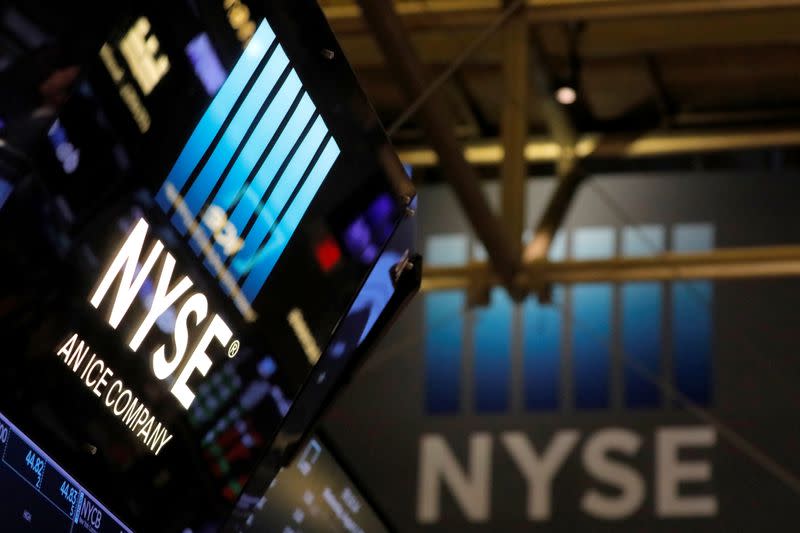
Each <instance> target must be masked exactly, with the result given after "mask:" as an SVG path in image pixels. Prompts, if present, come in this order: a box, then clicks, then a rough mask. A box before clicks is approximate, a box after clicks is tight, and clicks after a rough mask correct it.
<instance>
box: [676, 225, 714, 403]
mask: <svg viewBox="0 0 800 533" xmlns="http://www.w3.org/2000/svg"><path fill="white" fill-rule="evenodd" d="M713 242H714V228H713V227H712V226H710V225H708V224H682V225H678V226H676V227H675V228H673V231H672V247H673V249H674V250H675V251H679V252H701V251H706V250H709V249H711V248H712V247H713ZM712 292H713V291H712V285H711V282H709V281H682V282H678V283H673V285H672V345H673V354H672V357H673V366H674V369H675V376H674V379H675V386H676V387H677V389H678V391H679V392H681V393H682V394H683V395H684V396H686V397H687V398H688V399H689V400H691V401H693V402H694V403H696V404H699V405H708V404H709V403H711V399H712V393H713V391H712V383H711V373H712V370H713V369H712V362H711V339H712V323H711V309H710V306H711V298H712V296H713V295H712Z"/></svg>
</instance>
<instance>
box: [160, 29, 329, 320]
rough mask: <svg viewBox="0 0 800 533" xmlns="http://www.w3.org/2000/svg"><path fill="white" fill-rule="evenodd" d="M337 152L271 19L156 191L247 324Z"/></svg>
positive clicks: (174, 221) (251, 42) (249, 46)
mask: <svg viewBox="0 0 800 533" xmlns="http://www.w3.org/2000/svg"><path fill="white" fill-rule="evenodd" d="M339 152H340V150H339V146H338V145H337V143H336V141H335V140H334V139H333V138H332V136H331V134H330V132H329V131H328V127H327V125H326V124H325V121H324V120H323V118H322V117H321V116H320V113H319V111H317V109H316V106H315V105H314V102H313V101H312V100H311V97H310V96H309V94H308V93H307V92H306V91H305V90H304V89H303V84H302V82H301V81H300V78H299V77H298V75H297V72H296V71H295V69H294V68H293V67H292V66H291V64H290V62H289V58H288V57H287V55H286V53H285V51H284V49H283V47H282V46H281V45H280V43H279V42H278V41H277V39H276V37H275V33H274V32H273V30H272V28H271V27H270V26H269V24H268V23H267V21H266V20H264V21H263V22H261V24H260V26H259V27H258V29H257V30H256V32H255V34H254V35H253V37H252V39H251V40H250V42H249V44H248V45H247V48H246V49H245V50H244V52H243V54H242V57H241V58H240V59H239V61H238V62H237V63H236V65H235V66H234V68H233V70H232V72H231V74H230V75H229V76H228V79H227V80H226V81H225V83H224V84H223V85H222V87H221V88H220V90H219V92H218V93H217V95H216V96H215V98H214V99H213V100H212V102H211V104H210V105H209V107H208V109H207V110H206V112H205V114H204V115H203V117H202V118H201V120H200V122H199V123H198V125H197V127H196V128H195V129H194V131H193V132H192V134H191V136H190V138H189V140H188V142H187V143H186V146H185V147H184V149H183V151H182V152H181V154H180V156H179V157H178V160H177V161H176V163H175V165H174V166H173V168H172V170H171V171H170V173H169V175H168V176H167V179H166V181H165V182H164V184H163V186H162V187H161V189H160V190H159V192H158V194H157V196H156V201H157V202H158V204H159V205H160V206H161V208H162V209H163V210H164V212H166V213H167V214H168V215H170V214H171V221H172V224H173V226H174V227H175V228H176V230H177V231H178V232H179V233H180V234H181V235H184V236H186V237H187V238H188V241H189V245H190V246H191V248H192V250H193V251H194V253H195V254H196V255H198V256H202V257H203V258H204V264H205V266H206V268H207V269H208V270H209V272H211V274H212V275H213V276H215V277H217V278H218V279H219V282H220V285H221V286H222V288H223V290H224V291H225V292H226V293H227V294H228V295H230V297H231V298H232V300H233V302H234V304H235V305H236V307H237V309H239V311H240V312H241V313H242V315H243V316H244V317H245V319H246V320H248V321H253V320H255V318H256V314H255V311H254V310H253V309H252V306H251V305H252V302H253V301H254V300H255V298H256V296H258V294H259V292H260V291H261V288H262V287H263V285H264V283H265V282H266V280H267V278H268V277H269V275H270V274H271V272H272V270H273V269H274V267H275V265H276V264H277V262H278V259H279V258H280V257H281V255H282V254H283V251H284V250H285V249H286V246H287V244H288V243H289V240H290V239H291V237H292V235H293V234H294V232H295V230H296V229H297V227H298V226H299V224H300V221H301V219H302V217H303V215H304V214H305V213H306V211H307V210H308V207H309V205H310V204H311V201H312V200H313V199H314V197H315V195H316V194H317V191H318V190H319V188H320V186H321V185H322V182H323V181H324V180H325V178H326V176H327V175H328V173H329V172H330V170H331V168H332V167H333V164H334V163H335V161H336V159H337V158H338V156H339Z"/></svg>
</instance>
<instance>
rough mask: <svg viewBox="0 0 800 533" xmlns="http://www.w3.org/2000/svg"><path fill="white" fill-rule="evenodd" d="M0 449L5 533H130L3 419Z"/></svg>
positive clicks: (0, 418)
mask: <svg viewBox="0 0 800 533" xmlns="http://www.w3.org/2000/svg"><path fill="white" fill-rule="evenodd" d="M0 449H2V461H0V497H1V498H2V501H3V504H2V505H0V529H2V530H3V531H54V532H55V531H75V532H77V531H91V532H95V533H104V532H109V533H112V532H113V533H118V532H119V533H121V532H123V531H127V532H130V531H131V530H130V529H128V528H127V527H126V526H125V525H124V524H123V523H122V522H120V521H119V519H118V518H117V517H116V516H114V515H113V514H111V513H110V512H109V511H108V509H106V508H105V507H104V506H103V505H102V504H100V503H99V502H98V501H97V500H96V499H95V498H94V497H93V496H92V495H91V494H89V493H88V492H86V490H84V488H83V487H82V486H81V485H80V484H78V482H77V481H75V480H74V479H73V478H72V476H70V475H69V474H67V473H66V472H65V471H64V470H63V469H62V468H61V467H60V466H58V465H57V464H56V463H55V462H54V461H53V460H52V459H51V458H50V457H49V456H48V455H47V454H46V453H44V452H43V451H42V449H41V448H39V447H38V446H37V445H36V444H34V443H33V441H31V440H30V439H29V438H28V437H27V436H26V435H25V434H24V433H22V431H20V430H19V429H18V428H17V427H16V426H14V424H12V423H11V422H9V420H8V419H7V418H6V417H5V416H3V415H2V414H0Z"/></svg>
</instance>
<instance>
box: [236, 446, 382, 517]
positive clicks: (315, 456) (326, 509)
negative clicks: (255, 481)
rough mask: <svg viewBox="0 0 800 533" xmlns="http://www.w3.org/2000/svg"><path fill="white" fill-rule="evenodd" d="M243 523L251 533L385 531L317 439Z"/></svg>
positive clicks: (344, 473)
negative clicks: (246, 524)
mask: <svg viewBox="0 0 800 533" xmlns="http://www.w3.org/2000/svg"><path fill="white" fill-rule="evenodd" d="M247 523H248V529H244V530H245V531H250V532H252V533H261V532H264V533H266V532H274V533H301V532H302V533H386V532H388V531H389V529H388V527H387V525H386V524H385V522H384V521H383V520H382V519H381V517H380V516H379V514H378V512H377V511H376V509H375V508H374V507H373V506H372V505H370V503H369V501H368V500H367V498H366V497H365V495H364V494H363V493H362V492H361V491H360V490H359V489H358V487H357V486H356V484H355V483H354V482H353V480H352V478H351V476H350V475H348V473H347V472H346V471H345V470H344V468H343V467H342V466H341V464H340V463H339V461H338V460H337V458H336V456H335V455H334V453H333V452H332V451H331V449H330V448H329V447H328V446H326V445H325V442H324V441H323V440H322V438H321V437H320V436H319V435H314V436H312V437H311V438H310V439H309V440H308V443H307V444H306V445H305V447H304V448H302V450H301V452H300V453H299V454H298V455H297V457H296V458H295V460H294V461H293V462H292V464H291V465H289V466H288V467H286V468H284V469H283V470H281V471H280V472H279V473H278V475H277V476H276V477H275V479H274V480H273V482H272V484H271V485H270V487H269V489H268V490H267V492H266V494H264V497H263V498H262V499H261V501H259V503H258V504H257V505H256V510H255V512H254V513H253V514H252V515H251V516H250V517H249V519H248V521H247Z"/></svg>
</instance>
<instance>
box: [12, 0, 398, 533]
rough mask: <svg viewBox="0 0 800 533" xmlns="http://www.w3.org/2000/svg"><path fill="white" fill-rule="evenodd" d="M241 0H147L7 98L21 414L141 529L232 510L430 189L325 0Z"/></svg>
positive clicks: (180, 524)
mask: <svg viewBox="0 0 800 533" xmlns="http://www.w3.org/2000/svg"><path fill="white" fill-rule="evenodd" d="M79 3H80V4H83V3H81V2H79ZM15 4H16V5H17V7H18V9H20V10H22V11H26V13H28V16H30V18H31V20H33V21H34V22H41V24H42V25H44V24H45V23H54V22H57V21H58V17H53V16H52V15H51V14H50V13H49V8H47V9H44V10H43V11H44V13H40V14H41V19H42V20H41V21H39V19H37V18H36V17H35V16H34V15H35V14H36V9H37V6H38V4H36V3H30V2H24V1H21V0H20V1H19V2H15ZM34 4H36V5H34ZM229 4H230V3H229V2H190V1H184V0H176V1H174V2H173V1H169V2H164V1H163V0H142V1H141V2H133V3H124V5H121V6H119V7H117V8H115V9H114V10H113V11H114V17H112V18H113V20H111V21H110V22H109V25H108V27H107V28H103V31H97V32H95V33H99V34H102V35H103V38H102V39H100V40H99V41H98V42H97V43H95V44H96V47H95V48H93V51H92V53H91V54H90V56H89V57H88V58H86V59H85V61H84V62H83V63H81V64H79V65H77V67H80V68H79V69H77V70H79V71H80V73H81V74H80V76H76V74H75V72H76V69H73V68H72V67H73V65H70V64H66V65H65V64H64V63H63V61H62V62H61V63H60V64H57V65H54V66H53V69H54V71H53V72H52V73H48V75H50V78H48V79H50V80H51V82H52V83H56V82H59V83H60V82H61V81H63V80H65V79H75V83H76V89H75V91H73V92H72V93H70V94H69V95H68V96H69V98H65V99H64V101H65V103H64V104H63V105H60V106H59V107H52V106H51V107H46V108H42V109H39V108H37V109H36V110H35V111H37V112H36V113H34V112H33V111H34V110H27V111H26V112H21V111H20V112H19V113H16V112H15V114H13V115H12V116H8V117H6V116H4V120H6V119H7V128H6V129H7V130H8V131H9V132H10V133H9V134H8V137H7V139H5V141H6V142H7V143H8V145H9V146H14V148H15V150H16V151H17V152H20V153H23V152H24V153H26V154H27V155H28V156H29V159H30V163H31V165H30V167H31V168H32V169H33V170H32V171H31V173H30V175H26V179H25V180H24V181H21V182H20V183H19V184H17V183H15V187H14V191H13V194H11V195H10V196H9V197H8V198H7V200H6V201H5V203H4V204H3V206H2V209H0V255H2V257H3V259H4V270H3V273H4V276H2V278H0V342H2V344H3V346H4V349H5V350H7V352H8V353H13V354H14V356H13V357H7V358H3V359H2V361H0V411H2V412H3V413H5V414H6V416H8V417H9V418H10V419H13V420H14V421H15V423H16V424H17V426H18V427H20V428H22V429H23V430H24V431H25V432H26V434H28V435H30V436H31V438H33V439H34V440H35V441H36V442H37V443H40V445H41V446H42V447H43V448H45V449H47V450H48V452H49V454H50V456H51V457H54V458H55V459H56V460H57V461H59V463H60V464H62V465H64V467H65V469H66V470H67V471H69V472H71V473H73V474H74V475H75V477H76V478H78V479H81V480H82V482H83V483H84V485H85V486H86V487H87V488H88V489H89V490H91V491H92V492H93V493H94V494H98V495H99V496H100V497H101V499H102V500H103V501H104V504H105V505H106V506H107V507H108V508H109V509H111V510H112V511H114V513H115V514H116V515H117V516H119V517H121V518H122V520H123V521H125V522H126V523H128V524H129V525H130V526H131V527H132V528H135V529H137V530H143V531H183V530H184V529H185V528H186V527H190V528H192V529H193V530H194V531H202V530H203V528H209V529H211V530H213V529H214V528H217V527H219V525H220V524H222V523H224V521H225V520H226V519H227V517H228V516H229V514H230V511H231V510H232V509H233V506H234V504H235V502H237V499H238V498H239V496H240V494H241V493H242V491H243V488H244V487H245V486H246V485H248V483H250V480H251V477H252V473H253V471H254V469H256V468H257V466H258V465H259V464H261V463H262V462H263V460H264V457H265V455H266V454H267V453H268V451H269V450H270V449H271V445H272V443H273V441H274V440H275V439H276V435H278V433H279V431H280V430H281V427H282V426H283V425H284V423H285V421H286V419H287V417H288V416H289V414H290V412H291V411H292V409H293V407H294V406H296V405H297V404H303V405H305V406H308V402H304V401H302V400H303V398H302V396H303V394H304V392H305V391H306V388H305V385H306V383H307V382H308V380H309V379H311V376H312V373H313V371H314V369H315V368H316V367H317V363H318V362H319V361H320V358H321V357H322V355H323V354H325V353H326V352H328V350H329V349H330V348H329V345H330V344H331V342H332V340H333V339H334V338H335V337H336V336H337V331H338V329H339V325H340V323H341V322H342V320H343V318H344V317H345V316H346V315H347V314H348V312H349V311H350V309H351V308H352V305H353V302H354V301H355V299H356V297H357V296H358V294H359V292H360V290H361V287H362V286H363V285H364V283H365V281H366V279H367V277H368V276H369V274H370V272H371V271H372V270H373V267H374V265H375V263H376V262H377V261H378V260H379V257H381V253H382V252H383V250H384V249H385V247H386V245H387V243H388V241H389V239H390V238H391V236H392V235H393V234H394V232H395V231H396V229H397V227H398V225H399V223H400V222H401V221H402V220H403V219H404V218H405V217H406V208H407V206H408V205H409V203H410V202H411V201H412V199H413V197H414V189H413V186H412V185H411V184H410V182H409V180H407V179H406V177H405V174H404V172H403V168H402V165H401V164H400V161H399V160H398V159H397V157H396V155H395V154H394V152H393V150H392V148H391V145H390V143H389V141H388V139H387V138H386V135H385V132H384V131H383V129H382V127H381V124H380V122H379V121H378V120H377V118H376V117H375V114H374V111H373V110H372V108H371V106H370V105H369V102H368V101H367V99H366V97H365V95H364V93H363V92H362V90H361V89H360V87H359V85H358V83H357V81H356V79H355V76H354V74H353V72H352V70H351V69H350V66H349V64H348V63H347V61H346V59H345V57H344V54H343V52H342V50H341V48H340V47H339V45H338V44H337V42H336V39H335V37H334V35H333V33H332V32H331V30H330V28H329V27H328V25H327V22H326V21H325V18H324V16H323V14H322V11H321V10H320V8H319V6H318V5H317V3H316V2H315V1H313V0H272V1H268V2H267V1H261V2H249V3H248V4H249V9H247V10H243V9H237V11H236V13H238V15H237V17H238V18H236V17H231V14H230V13H229V12H228V10H229V8H230V5H229ZM53 9H59V10H60V9H61V8H60V7H58V8H53ZM64 11H66V12H67V13H66V14H65V17H68V15H69V13H68V12H69V11H70V10H64ZM245 11H246V12H247V13H246V14H247V20H243V19H242V17H241V14H242V13H245ZM66 20H69V19H68V18H67V19H66ZM92 20H100V19H92ZM232 21H235V22H236V23H237V24H236V25H235V26H236V27H234V26H232ZM84 23H86V24H88V23H89V22H88V21H87V20H84ZM98 24H99V23H98ZM63 29H64V31H68V30H69V28H68V27H66V26H65V28H63ZM76 38H77V37H76ZM62 44H63V46H65V47H66V46H67V44H69V43H62ZM87 48H90V47H87ZM45 59H46V58H33V59H32V62H33V63H35V64H36V65H40V64H41V63H42V62H44V61H45ZM68 60H71V58H67V59H65V60H64V61H68ZM20 79H21V78H20ZM20 83H21V82H20ZM59 87H60V86H59ZM19 92H20V93H27V92H31V91H26V90H24V88H20V90H19ZM32 94H34V95H35V94H37V93H35V91H34V92H33V93H32ZM59 101H60V100H59ZM23 103H24V102H23V101H22V100H20V103H19V105H18V106H16V107H20V108H21V107H22V106H23ZM40 107H41V106H40ZM43 109H44V110H43ZM12 111H13V110H12ZM56 111H57V113H56ZM47 113H54V114H53V115H48V114H47ZM32 117H34V118H36V119H37V121H38V122H36V123H34V122H32V121H31V120H32ZM40 122H47V126H46V127H40V126H41V124H40ZM23 130H24V132H26V133H27V135H25V136H21V135H17V136H15V135H12V133H14V132H19V131H23ZM337 384H338V381H334V380H333V379H331V380H329V381H327V382H326V385H328V386H330V387H333V388H335V387H336V386H337ZM320 398H322V396H320ZM311 407H313V406H311ZM87 450H93V452H92V453H89V452H87Z"/></svg>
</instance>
